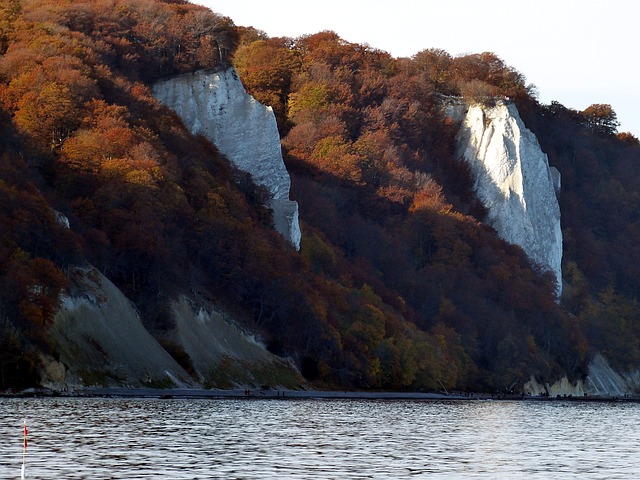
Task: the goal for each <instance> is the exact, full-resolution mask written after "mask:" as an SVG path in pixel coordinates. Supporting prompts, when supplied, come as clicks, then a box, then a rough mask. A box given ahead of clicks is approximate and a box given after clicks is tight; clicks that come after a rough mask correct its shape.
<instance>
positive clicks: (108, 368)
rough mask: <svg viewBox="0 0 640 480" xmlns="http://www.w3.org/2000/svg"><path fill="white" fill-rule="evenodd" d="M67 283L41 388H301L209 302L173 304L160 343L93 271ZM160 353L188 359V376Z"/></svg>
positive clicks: (298, 379) (84, 270)
mask: <svg viewBox="0 0 640 480" xmlns="http://www.w3.org/2000/svg"><path fill="white" fill-rule="evenodd" d="M69 281H70V285H69V290H68V292H67V293H66V294H64V295H62V296H61V306H60V309H59V311H58V313H57V314H56V316H55V318H54V321H53V323H52V325H51V327H50V329H49V338H50V339H51V342H52V345H53V346H54V347H55V350H56V351H57V352H58V358H57V359H53V358H46V357H44V358H43V368H42V371H41V376H42V384H43V386H45V387H48V388H52V389H54V390H61V389H75V388H78V387H83V386H100V387H164V388H202V387H207V388H209V387H211V388H234V387H251V388H254V387H259V386H260V385H265V384H267V385H273V386H284V387H286V388H296V387H298V386H300V385H301V384H303V383H304V379H303V378H302V376H301V375H300V373H299V372H298V370H297V369H296V367H295V366H294V365H293V364H291V363H290V362H288V361H286V360H284V359H282V358H280V357H277V356H275V355H273V354H272V353H270V352H269V351H267V349H266V347H265V346H264V345H263V344H262V343H261V342H260V341H259V340H258V339H257V338H256V336H255V335H253V334H251V332H248V331H246V330H245V329H242V328H241V327H240V325H239V324H237V323H236V322H235V321H234V320H233V318H231V317H230V316H229V315H226V314H225V313H224V312H223V311H221V310H219V309H216V308H215V306H213V305H211V304H210V303H208V302H205V301H203V300H196V299H194V298H187V297H186V296H183V295H181V296H179V297H178V298H176V299H175V300H173V301H172V302H171V304H170V309H169V312H167V313H168V318H169V319H170V321H171V323H172V324H173V328H171V329H168V330H167V331H165V332H163V334H162V338H161V341H160V342H159V341H158V339H157V338H156V337H154V336H152V335H151V333H149V331H148V330H147V329H146V328H145V327H144V325H143V323H142V321H141V319H140V316H139V314H138V311H137V309H136V308H135V306H134V304H133V303H132V302H131V301H130V300H129V299H127V298H126V297H125V295H124V294H123V293H122V292H121V291H120V290H119V289H118V288H117V287H116V286H115V285H114V284H113V283H111V282H110V281H109V280H108V279H107V278H106V277H105V276H104V275H102V274H101V273H100V272H99V271H98V270H96V269H95V268H93V267H90V266H86V267H75V268H71V269H70V271H69ZM158 335H159V334H158ZM165 347H172V348H169V350H172V351H173V352H176V353H178V354H179V353H182V355H181V357H182V359H183V360H184V359H185V358H187V359H188V362H189V367H190V368H189V372H187V371H186V370H185V367H184V365H183V364H184V362H183V364H178V363H177V361H176V359H175V358H174V357H172V356H171V355H170V354H169V351H168V350H167V349H166V348H165Z"/></svg>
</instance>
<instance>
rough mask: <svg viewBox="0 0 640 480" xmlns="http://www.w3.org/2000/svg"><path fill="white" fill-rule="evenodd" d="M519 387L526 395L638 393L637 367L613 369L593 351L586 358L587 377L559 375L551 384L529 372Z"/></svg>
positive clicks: (638, 373) (618, 394) (639, 386)
mask: <svg viewBox="0 0 640 480" xmlns="http://www.w3.org/2000/svg"><path fill="white" fill-rule="evenodd" d="M523 391H524V393H526V394H529V395H545V394H548V395H549V396H551V397H555V396H557V395H560V396H564V395H573V396H574V397H575V396H578V397H582V396H584V395H595V396H602V397H624V396H627V395H633V396H637V395H638V393H640V370H633V371H630V372H617V371H615V370H614V369H613V368H612V367H611V366H610V365H609V362H607V360H606V359H605V358H604V357H603V356H602V355H600V354H599V353H598V354H596V355H594V356H593V358H592V359H591V361H590V362H589V369H588V374H587V377H586V378H585V379H584V381H582V380H578V381H577V382H576V383H572V382H570V381H569V380H568V379H567V377H564V378H561V379H560V380H558V381H556V382H555V383H554V384H553V385H550V384H548V383H547V384H545V385H542V384H541V383H539V382H538V381H537V380H536V379H535V378H534V377H533V376H532V377H531V380H529V381H528V382H527V383H525V384H524V387H523Z"/></svg>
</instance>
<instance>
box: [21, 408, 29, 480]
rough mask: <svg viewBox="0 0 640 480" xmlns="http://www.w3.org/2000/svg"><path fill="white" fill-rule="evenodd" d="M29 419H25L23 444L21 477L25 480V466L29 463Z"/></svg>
mask: <svg viewBox="0 0 640 480" xmlns="http://www.w3.org/2000/svg"><path fill="white" fill-rule="evenodd" d="M27 433H29V432H28V431H27V421H26V420H25V421H24V442H23V444H22V473H21V475H20V478H21V479H22V480H24V467H25V465H26V463H27Z"/></svg>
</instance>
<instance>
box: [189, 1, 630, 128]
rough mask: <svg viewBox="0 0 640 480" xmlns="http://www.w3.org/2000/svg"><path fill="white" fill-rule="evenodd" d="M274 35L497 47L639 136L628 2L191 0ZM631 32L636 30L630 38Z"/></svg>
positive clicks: (557, 92) (409, 45)
mask: <svg viewBox="0 0 640 480" xmlns="http://www.w3.org/2000/svg"><path fill="white" fill-rule="evenodd" d="M192 3H198V4H201V5H205V6H206V7H209V8H210V9H211V10H213V11H214V12H216V13H218V14H221V15H225V16H227V17H230V18H231V19H232V20H233V22H234V23H235V24H236V25H239V26H253V27H255V28H257V29H259V30H263V31H265V32H266V33H267V34H268V35H269V36H271V37H281V36H286V37H293V38H295V37H298V36H301V35H305V34H312V33H317V32H320V31H322V30H333V31H335V32H336V33H337V34H338V35H339V36H340V37H341V38H343V39H344V40H346V41H349V42H353V43H360V44H368V45H369V46H370V47H373V48H377V49H380V50H384V51H386V52H389V53H390V54H391V55H393V56H394V57H410V56H412V55H414V54H416V53H418V52H419V51H420V50H424V49H427V48H441V49H443V50H446V51H447V52H449V53H450V54H451V55H453V56H457V55H461V54H469V53H481V52H493V53H495V54H496V55H497V56H498V57H500V58H501V59H502V60H504V61H505V63H506V64H507V65H509V66H511V67H513V68H515V69H516V70H518V71H519V72H520V73H522V74H523V75H524V76H525V77H526V79H527V83H533V84H534V85H535V86H536V87H537V89H538V92H539V97H538V98H539V101H540V102H542V103H545V104H546V103H550V102H551V101H554V100H555V101H558V102H560V103H561V104H563V105H564V106H565V107H568V108H573V109H576V110H584V109H585V108H586V107H588V106H589V105H591V104H594V103H606V104H610V105H611V106H612V107H613V109H614V111H615V112H616V114H617V118H618V121H620V123H621V125H620V127H619V128H618V131H619V132H631V133H633V134H634V135H635V136H636V137H638V138H640V88H639V87H640V79H639V78H638V76H639V74H640V55H639V51H638V49H639V46H640V41H638V36H637V32H638V30H639V29H640V22H639V21H638V16H637V15H636V12H635V6H634V2H631V1H629V0H607V1H606V2H605V1H604V0H602V1H596V0H537V1H527V2H524V1H518V0H484V1H478V0H446V1H443V0H393V1H388V0H385V1H383V0H320V1H313V2H305V1H304V0H192ZM632 34H633V36H632Z"/></svg>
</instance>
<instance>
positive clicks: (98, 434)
mask: <svg viewBox="0 0 640 480" xmlns="http://www.w3.org/2000/svg"><path fill="white" fill-rule="evenodd" d="M24 418H26V419H27V422H28V424H29V438H30V443H29V447H28V450H27V467H26V478H32V479H35V478H39V479H63V478H64V479H80V478H82V479H92V480H93V479H129V480H130V479H139V478H168V479H187V478H188V479H212V478H218V479H264V478H272V479H276V478H277V479H286V478H290V479H361V478H379V479H382V478H384V479H390V478H393V479H398V478H409V477H412V478H422V477H425V478H426V477H428V478H459V477H464V478H514V477H526V478H577V477H582V478H602V479H604V478H606V479H610V478H634V477H637V476H638V475H639V474H640V455H638V453H640V429H639V428H638V425H639V423H640V405H638V404H626V403H573V402H492V401H485V402H483V401H468V402H466V401H460V402H428V401H388V400H385V401H371V400H331V401H327V400H322V401H321V400H286V401H282V400H280V401H279V400H256V399H250V400H249V399H238V400H230V399H223V400H185V399H180V400H159V399H133V400H132V399H10V400H7V399H4V400H3V399H0V440H1V443H0V478H3V479H4V478H19V476H20V466H21V464H22V421H23V419H24Z"/></svg>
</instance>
